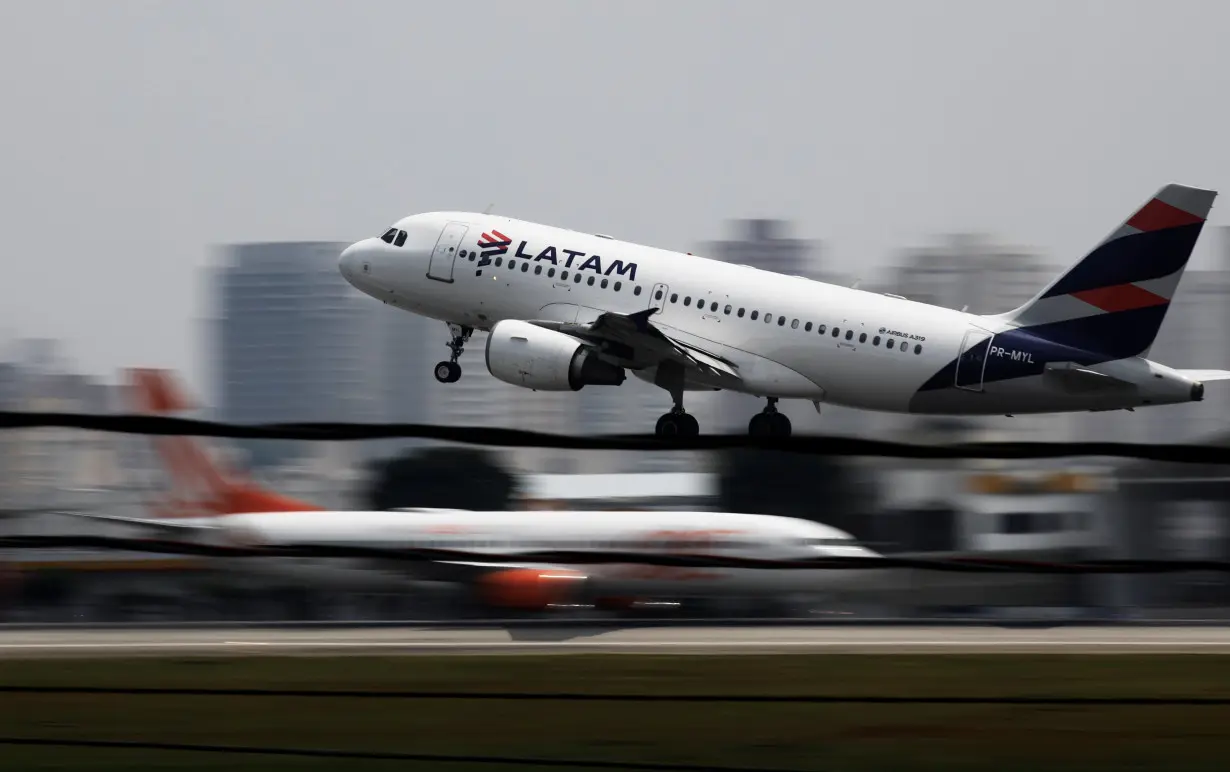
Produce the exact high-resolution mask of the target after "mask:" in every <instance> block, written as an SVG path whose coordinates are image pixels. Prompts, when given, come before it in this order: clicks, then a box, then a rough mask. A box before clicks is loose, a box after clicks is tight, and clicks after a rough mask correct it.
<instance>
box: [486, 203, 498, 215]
mask: <svg viewBox="0 0 1230 772" xmlns="http://www.w3.org/2000/svg"><path fill="white" fill-rule="evenodd" d="M492 209H495V204H487V208H486V209H484V210H483V214H491V210H492Z"/></svg>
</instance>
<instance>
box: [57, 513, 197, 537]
mask: <svg viewBox="0 0 1230 772" xmlns="http://www.w3.org/2000/svg"><path fill="white" fill-rule="evenodd" d="M48 513H49V514H54V515H63V516H65V517H75V518H78V519H81V520H93V521H95V522H103V523H119V524H121V525H133V526H138V527H141V528H148V529H150V530H152V531H155V532H160V533H167V534H173V533H174V534H184V533H194V532H195V533H205V532H208V531H213V530H216V529H217V526H214V525H209V524H206V523H201V522H200V521H197V522H195V523H177V522H175V521H174V520H155V519H152V518H144V517H124V516H122V515H103V514H99V513H96V512H74V511H71V510H65V509H57V510H48Z"/></svg>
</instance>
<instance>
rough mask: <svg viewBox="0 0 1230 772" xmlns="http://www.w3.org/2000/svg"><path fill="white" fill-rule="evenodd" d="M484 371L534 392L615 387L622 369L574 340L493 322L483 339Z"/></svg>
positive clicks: (525, 325) (525, 326) (534, 327)
mask: <svg viewBox="0 0 1230 772" xmlns="http://www.w3.org/2000/svg"><path fill="white" fill-rule="evenodd" d="M487 371H488V372H490V373H491V374H492V375H494V376H495V377H496V378H499V379H500V380H501V381H504V382H505V383H511V384H512V385H514V386H521V387H523V388H526V389H535V390H537V391H577V390H579V389H580V388H581V387H583V386H618V385H619V384H621V383H623V382H624V379H625V378H626V377H627V376H626V375H625V374H624V369H623V368H622V367H619V366H617V365H613V364H610V363H609V362H603V361H602V360H601V359H599V358H598V356H597V354H595V353H594V352H593V350H591V349H589V348H588V347H586V346H585V345H583V344H582V343H581V342H580V341H578V340H577V339H576V338H573V337H570V336H568V335H565V334H563V333H562V332H556V331H555V330H548V329H546V328H545V327H539V326H537V325H534V324H530V323H528V322H522V321H517V320H515V319H505V320H504V321H502V322H496V324H495V326H494V327H492V328H491V333H490V334H489V335H488V336H487Z"/></svg>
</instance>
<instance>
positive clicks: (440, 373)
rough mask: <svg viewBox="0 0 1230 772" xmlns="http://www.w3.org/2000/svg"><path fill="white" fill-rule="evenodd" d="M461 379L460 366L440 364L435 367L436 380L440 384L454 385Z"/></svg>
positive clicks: (452, 363)
mask: <svg viewBox="0 0 1230 772" xmlns="http://www.w3.org/2000/svg"><path fill="white" fill-rule="evenodd" d="M460 378H461V365H459V364H457V363H456V362H441V363H439V364H438V365H436V380H437V381H439V382H440V383H456V382H457V381H458V380H460Z"/></svg>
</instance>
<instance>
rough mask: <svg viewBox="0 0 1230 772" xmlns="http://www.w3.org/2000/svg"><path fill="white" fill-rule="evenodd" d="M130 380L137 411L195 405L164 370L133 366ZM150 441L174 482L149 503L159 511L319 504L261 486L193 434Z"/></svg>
mask: <svg viewBox="0 0 1230 772" xmlns="http://www.w3.org/2000/svg"><path fill="white" fill-rule="evenodd" d="M128 381H129V387H130V389H131V391H132V397H133V401H134V403H135V404H134V409H136V410H137V411H138V412H142V413H153V414H166V413H178V412H181V411H184V410H187V409H189V408H191V407H192V406H193V405H192V404H191V403H190V402H189V400H188V399H187V398H186V397H185V396H184V394H183V392H182V391H181V390H180V389H179V387H178V386H177V385H176V383H175V382H174V380H173V379H172V377H171V375H170V373H168V372H166V371H165V370H150V369H133V370H129V371H128ZM151 441H152V442H153V444H154V449H155V450H156V451H157V453H158V455H159V457H160V458H161V460H162V464H163V468H164V470H165V471H166V472H167V473H168V475H169V478H170V483H171V485H170V487H171V490H170V492H169V493H168V494H167V496H166V497H165V499H164V501H163V502H161V503H154V504H151V505H150V506H151V508H152V509H153V514H154V516H155V517H158V518H160V519H175V518H184V517H209V516H216V515H226V514H236V513H240V512H287V511H294V512H302V511H309V510H319V509H321V507H318V506H316V505H313V504H308V503H307V502H303V501H298V500H296V499H293V498H290V497H287V496H282V495H281V494H278V493H274V492H272V491H267V490H264V489H262V488H260V487H259V486H257V485H255V484H254V483H252V482H251V481H249V480H247V479H245V478H244V477H243V476H242V475H240V474H239V473H238V472H236V471H235V470H231V469H227V468H226V465H225V464H224V463H223V462H221V461H219V460H217V459H215V458H212V457H211V456H210V454H209V453H208V452H207V450H206V448H205V447H203V446H202V445H201V443H199V442H197V441H196V440H194V439H191V438H188V437H163V436H156V437H153V438H151Z"/></svg>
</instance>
